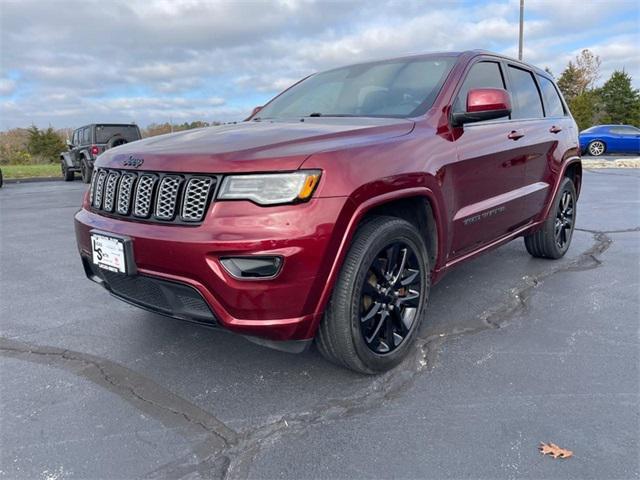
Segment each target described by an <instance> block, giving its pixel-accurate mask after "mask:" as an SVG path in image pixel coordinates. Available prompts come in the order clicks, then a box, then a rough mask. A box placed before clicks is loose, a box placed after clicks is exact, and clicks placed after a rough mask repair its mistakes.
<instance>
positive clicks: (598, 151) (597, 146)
mask: <svg viewBox="0 0 640 480" xmlns="http://www.w3.org/2000/svg"><path fill="white" fill-rule="evenodd" d="M606 149H607V147H606V145H605V144H604V142H601V141H600V140H594V141H593V142H591V143H590V144H589V146H588V147H587V150H588V151H589V155H593V156H594V157H599V156H600V155H602V154H603V153H604V152H605V151H606Z"/></svg>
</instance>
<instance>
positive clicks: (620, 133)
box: [580, 125, 640, 157]
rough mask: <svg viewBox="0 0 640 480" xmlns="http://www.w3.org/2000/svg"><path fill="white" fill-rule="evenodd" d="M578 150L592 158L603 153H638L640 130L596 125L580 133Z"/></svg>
mask: <svg viewBox="0 0 640 480" xmlns="http://www.w3.org/2000/svg"><path fill="white" fill-rule="evenodd" d="M580 149H581V150H582V152H583V153H588V154H589V155H593V156H594V157H599V156H600V155H604V154H605V153H640V128H636V127H634V126H631V125H596V126H595V127H591V128H587V129H586V130H583V131H581V132H580Z"/></svg>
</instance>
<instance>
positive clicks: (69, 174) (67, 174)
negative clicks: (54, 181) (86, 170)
mask: <svg viewBox="0 0 640 480" xmlns="http://www.w3.org/2000/svg"><path fill="white" fill-rule="evenodd" d="M60 166H61V169H62V178H64V181H65V182H71V181H73V179H74V177H75V174H74V173H73V170H69V167H67V163H66V162H65V161H64V160H62V161H61V162H60Z"/></svg>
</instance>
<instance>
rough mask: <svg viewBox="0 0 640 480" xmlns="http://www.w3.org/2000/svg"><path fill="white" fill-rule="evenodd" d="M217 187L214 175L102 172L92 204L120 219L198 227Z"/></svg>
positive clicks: (91, 194)
mask: <svg viewBox="0 0 640 480" xmlns="http://www.w3.org/2000/svg"><path fill="white" fill-rule="evenodd" d="M217 184H218V177H217V176H214V175H192V174H175V173H157V172H132V171H130V170H115V169H105V168H99V169H96V170H95V171H94V172H93V178H92V180H91V187H90V190H89V202H90V204H91V207H92V208H93V209H94V210H99V211H102V212H105V213H108V214H112V215H116V216H119V217H129V218H132V219H135V220H147V221H155V222H173V223H189V224H196V223H200V222H202V220H203V219H204V216H205V214H206V213H207V208H208V206H209V202H210V201H211V198H212V197H213V193H214V191H215V189H216V186H217Z"/></svg>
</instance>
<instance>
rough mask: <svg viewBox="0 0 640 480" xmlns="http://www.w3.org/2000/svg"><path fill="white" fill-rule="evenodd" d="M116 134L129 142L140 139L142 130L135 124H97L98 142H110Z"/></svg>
mask: <svg viewBox="0 0 640 480" xmlns="http://www.w3.org/2000/svg"><path fill="white" fill-rule="evenodd" d="M115 136H118V137H122V138H124V139H125V140H126V141H127V142H134V141H136V140H140V132H139V131H138V127H136V126H135V125H96V143H109V140H111V138H112V137H115Z"/></svg>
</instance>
